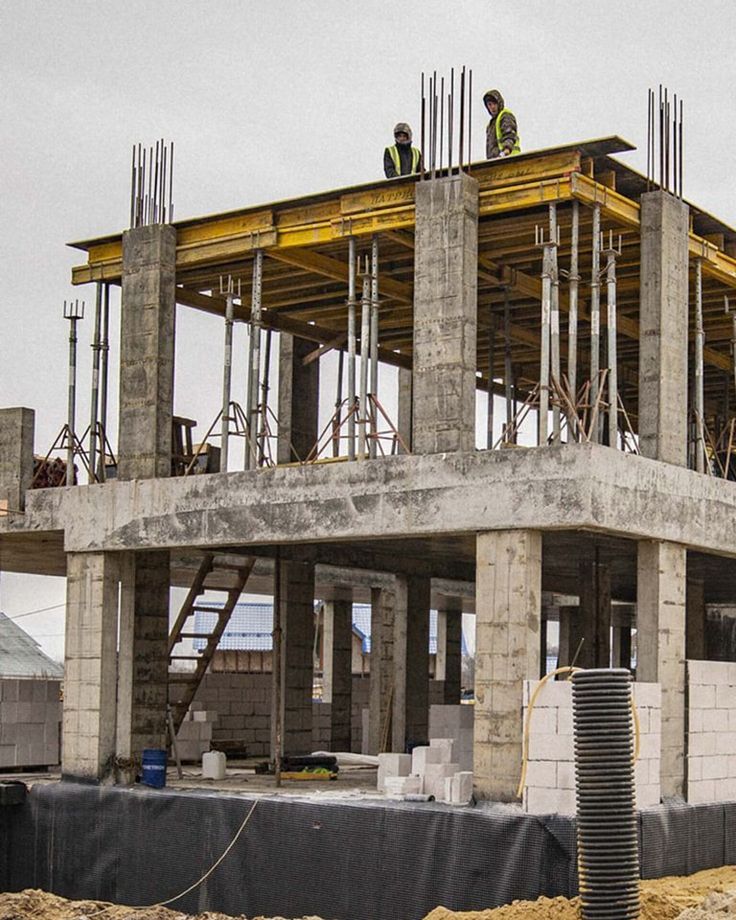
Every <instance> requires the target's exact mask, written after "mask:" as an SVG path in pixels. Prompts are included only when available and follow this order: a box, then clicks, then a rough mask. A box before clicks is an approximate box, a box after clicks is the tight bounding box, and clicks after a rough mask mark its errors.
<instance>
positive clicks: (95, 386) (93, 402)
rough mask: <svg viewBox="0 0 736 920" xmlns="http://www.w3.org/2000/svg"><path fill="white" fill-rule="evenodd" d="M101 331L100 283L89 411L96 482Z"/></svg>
mask: <svg viewBox="0 0 736 920" xmlns="http://www.w3.org/2000/svg"><path fill="white" fill-rule="evenodd" d="M101 332H102V283H101V282H100V281H98V282H97V290H96V292H95V324H94V331H93V334H92V394H91V398H90V413H89V481H90V482H96V481H97V476H96V469H97V435H98V431H97V422H98V411H99V404H100V338H101Z"/></svg>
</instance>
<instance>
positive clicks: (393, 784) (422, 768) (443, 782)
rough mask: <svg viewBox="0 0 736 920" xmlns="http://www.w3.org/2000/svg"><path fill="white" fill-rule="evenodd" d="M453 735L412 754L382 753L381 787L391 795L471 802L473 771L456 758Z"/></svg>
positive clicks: (432, 741)
mask: <svg viewBox="0 0 736 920" xmlns="http://www.w3.org/2000/svg"><path fill="white" fill-rule="evenodd" d="M453 745H454V742H453V739H452V738H434V739H432V740H431V741H430V744H429V746H422V747H415V748H414V750H413V751H412V753H411V754H379V755H378V791H379V792H385V793H386V795H388V796H401V795H431V796H434V798H435V800H436V801H438V802H448V803H450V804H453V805H467V804H468V802H469V801H470V797H471V796H472V794H473V774H472V773H470V772H468V771H461V770H460V768H459V764H458V763H457V762H456V761H454V760H453Z"/></svg>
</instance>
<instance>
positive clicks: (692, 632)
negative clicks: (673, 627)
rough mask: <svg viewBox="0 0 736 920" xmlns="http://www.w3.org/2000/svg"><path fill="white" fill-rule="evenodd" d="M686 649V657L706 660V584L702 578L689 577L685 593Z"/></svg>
mask: <svg viewBox="0 0 736 920" xmlns="http://www.w3.org/2000/svg"><path fill="white" fill-rule="evenodd" d="M685 605H686V611H685V614H686V615H685V622H686V627H685V649H686V657H687V658H690V659H693V660H695V661H703V660H705V658H706V657H707V656H706V653H705V630H706V616H705V584H704V582H703V579H702V578H688V579H687V587H686V593H685Z"/></svg>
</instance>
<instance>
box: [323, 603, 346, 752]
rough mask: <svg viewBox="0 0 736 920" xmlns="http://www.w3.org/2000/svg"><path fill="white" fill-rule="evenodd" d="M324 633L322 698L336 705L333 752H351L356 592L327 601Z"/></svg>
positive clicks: (331, 738)
mask: <svg viewBox="0 0 736 920" xmlns="http://www.w3.org/2000/svg"><path fill="white" fill-rule="evenodd" d="M324 630H325V632H324V652H323V655H324V672H323V673H324V679H323V685H322V687H323V689H322V699H323V701H324V702H325V703H330V704H331V705H332V710H331V714H330V745H331V748H330V749H331V750H333V751H349V750H350V748H351V741H352V739H351V709H352V702H353V593H352V591H351V590H350V589H349V588H347V589H342V590H341V589H339V588H338V589H335V590H334V592H333V595H332V597H331V598H330V599H329V600H326V601H325V602H324Z"/></svg>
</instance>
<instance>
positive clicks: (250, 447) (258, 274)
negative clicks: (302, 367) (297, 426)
mask: <svg viewBox="0 0 736 920" xmlns="http://www.w3.org/2000/svg"><path fill="white" fill-rule="evenodd" d="M262 292H263V250H262V249H256V251H255V257H254V259H253V295H252V301H251V313H250V315H251V355H252V359H251V365H250V386H249V391H248V433H247V443H246V458H247V465H246V469H252V468H254V467H257V466H258V451H257V443H258V442H257V438H258V386H259V382H260V373H261V325H262V323H261V295H262Z"/></svg>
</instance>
